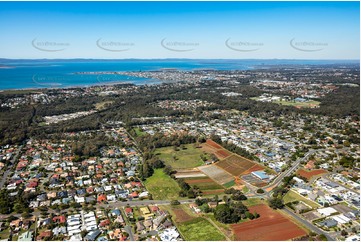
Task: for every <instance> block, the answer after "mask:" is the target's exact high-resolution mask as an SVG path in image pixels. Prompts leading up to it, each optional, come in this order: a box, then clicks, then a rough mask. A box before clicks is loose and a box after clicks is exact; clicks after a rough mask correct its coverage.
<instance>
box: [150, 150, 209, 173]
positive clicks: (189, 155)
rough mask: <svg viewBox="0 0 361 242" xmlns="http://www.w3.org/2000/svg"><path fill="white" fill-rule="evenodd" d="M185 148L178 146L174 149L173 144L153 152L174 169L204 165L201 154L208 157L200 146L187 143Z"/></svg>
mask: <svg viewBox="0 0 361 242" xmlns="http://www.w3.org/2000/svg"><path fill="white" fill-rule="evenodd" d="M184 147H185V149H181V148H178V150H174V147H173V146H168V147H163V148H159V149H156V150H155V152H154V153H155V154H156V155H157V156H158V157H159V159H161V160H163V161H164V162H165V164H166V165H170V166H171V167H173V168H174V169H179V168H193V167H197V166H201V165H204V162H203V160H202V159H201V155H203V156H205V157H206V158H207V159H209V158H210V157H209V154H207V153H206V152H204V151H203V150H202V148H195V145H194V144H187V145H185V146H184Z"/></svg>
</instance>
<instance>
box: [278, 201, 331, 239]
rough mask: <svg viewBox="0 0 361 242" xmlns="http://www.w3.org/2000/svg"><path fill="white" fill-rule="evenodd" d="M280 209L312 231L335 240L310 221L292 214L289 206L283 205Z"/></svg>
mask: <svg viewBox="0 0 361 242" xmlns="http://www.w3.org/2000/svg"><path fill="white" fill-rule="evenodd" d="M282 211H284V212H286V213H287V214H289V215H290V216H292V217H293V218H294V219H296V220H297V221H298V222H300V223H301V224H303V225H305V226H306V227H307V228H308V229H309V230H312V231H314V232H316V233H318V234H324V235H325V236H326V238H327V240H330V241H334V240H335V239H334V238H332V237H331V236H330V235H328V234H327V233H325V232H324V231H323V230H321V229H320V228H318V227H317V226H315V225H313V224H312V223H310V222H308V221H307V220H305V219H303V218H301V217H299V216H297V215H296V214H294V213H293V212H292V211H291V210H290V209H289V208H287V207H285V208H284V209H282Z"/></svg>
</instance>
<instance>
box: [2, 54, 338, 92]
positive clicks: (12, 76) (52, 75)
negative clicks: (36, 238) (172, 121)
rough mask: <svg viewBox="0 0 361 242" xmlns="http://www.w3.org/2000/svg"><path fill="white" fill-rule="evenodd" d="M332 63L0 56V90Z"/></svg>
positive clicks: (131, 81) (150, 81)
mask: <svg viewBox="0 0 361 242" xmlns="http://www.w3.org/2000/svg"><path fill="white" fill-rule="evenodd" d="M330 63H331V64H332V63H334V61H333V62H332V61H314V60H308V61H305V60H300V61H298V60H188V59H169V60H8V59H0V90H6V89H28V88H49V87H51V88H65V87H73V86H91V85H101V84H109V83H119V82H128V83H133V84H136V85H140V84H153V83H157V82H158V81H157V80H150V79H146V78H137V77H129V76H124V75H115V74H112V75H111V74H108V75H104V74H103V75H89V74H75V73H79V72H102V71H114V72H115V71H153V70H161V69H164V68H175V69H178V70H197V69H214V70H247V69H252V68H257V67H259V66H263V65H276V64H330Z"/></svg>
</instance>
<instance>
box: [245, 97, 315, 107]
mask: <svg viewBox="0 0 361 242" xmlns="http://www.w3.org/2000/svg"><path fill="white" fill-rule="evenodd" d="M250 99H252V100H256V101H258V100H259V97H252V98H250ZM273 103H277V104H280V105H284V106H294V107H296V106H297V107H302V108H311V107H313V106H319V105H320V102H318V101H313V100H311V101H307V102H292V101H273Z"/></svg>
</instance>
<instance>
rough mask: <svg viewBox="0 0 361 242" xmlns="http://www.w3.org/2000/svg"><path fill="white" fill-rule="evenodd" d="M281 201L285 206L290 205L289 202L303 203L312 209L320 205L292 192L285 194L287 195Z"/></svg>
mask: <svg viewBox="0 0 361 242" xmlns="http://www.w3.org/2000/svg"><path fill="white" fill-rule="evenodd" d="M283 201H284V203H285V204H286V203H290V202H295V201H303V202H304V203H306V204H307V205H309V206H311V207H312V208H313V209H315V208H319V207H320V205H319V204H318V203H315V202H313V201H311V200H309V199H307V198H305V197H304V196H302V195H300V194H298V193H296V192H295V191H292V190H290V191H289V192H287V194H286V195H285V196H284V197H283Z"/></svg>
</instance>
